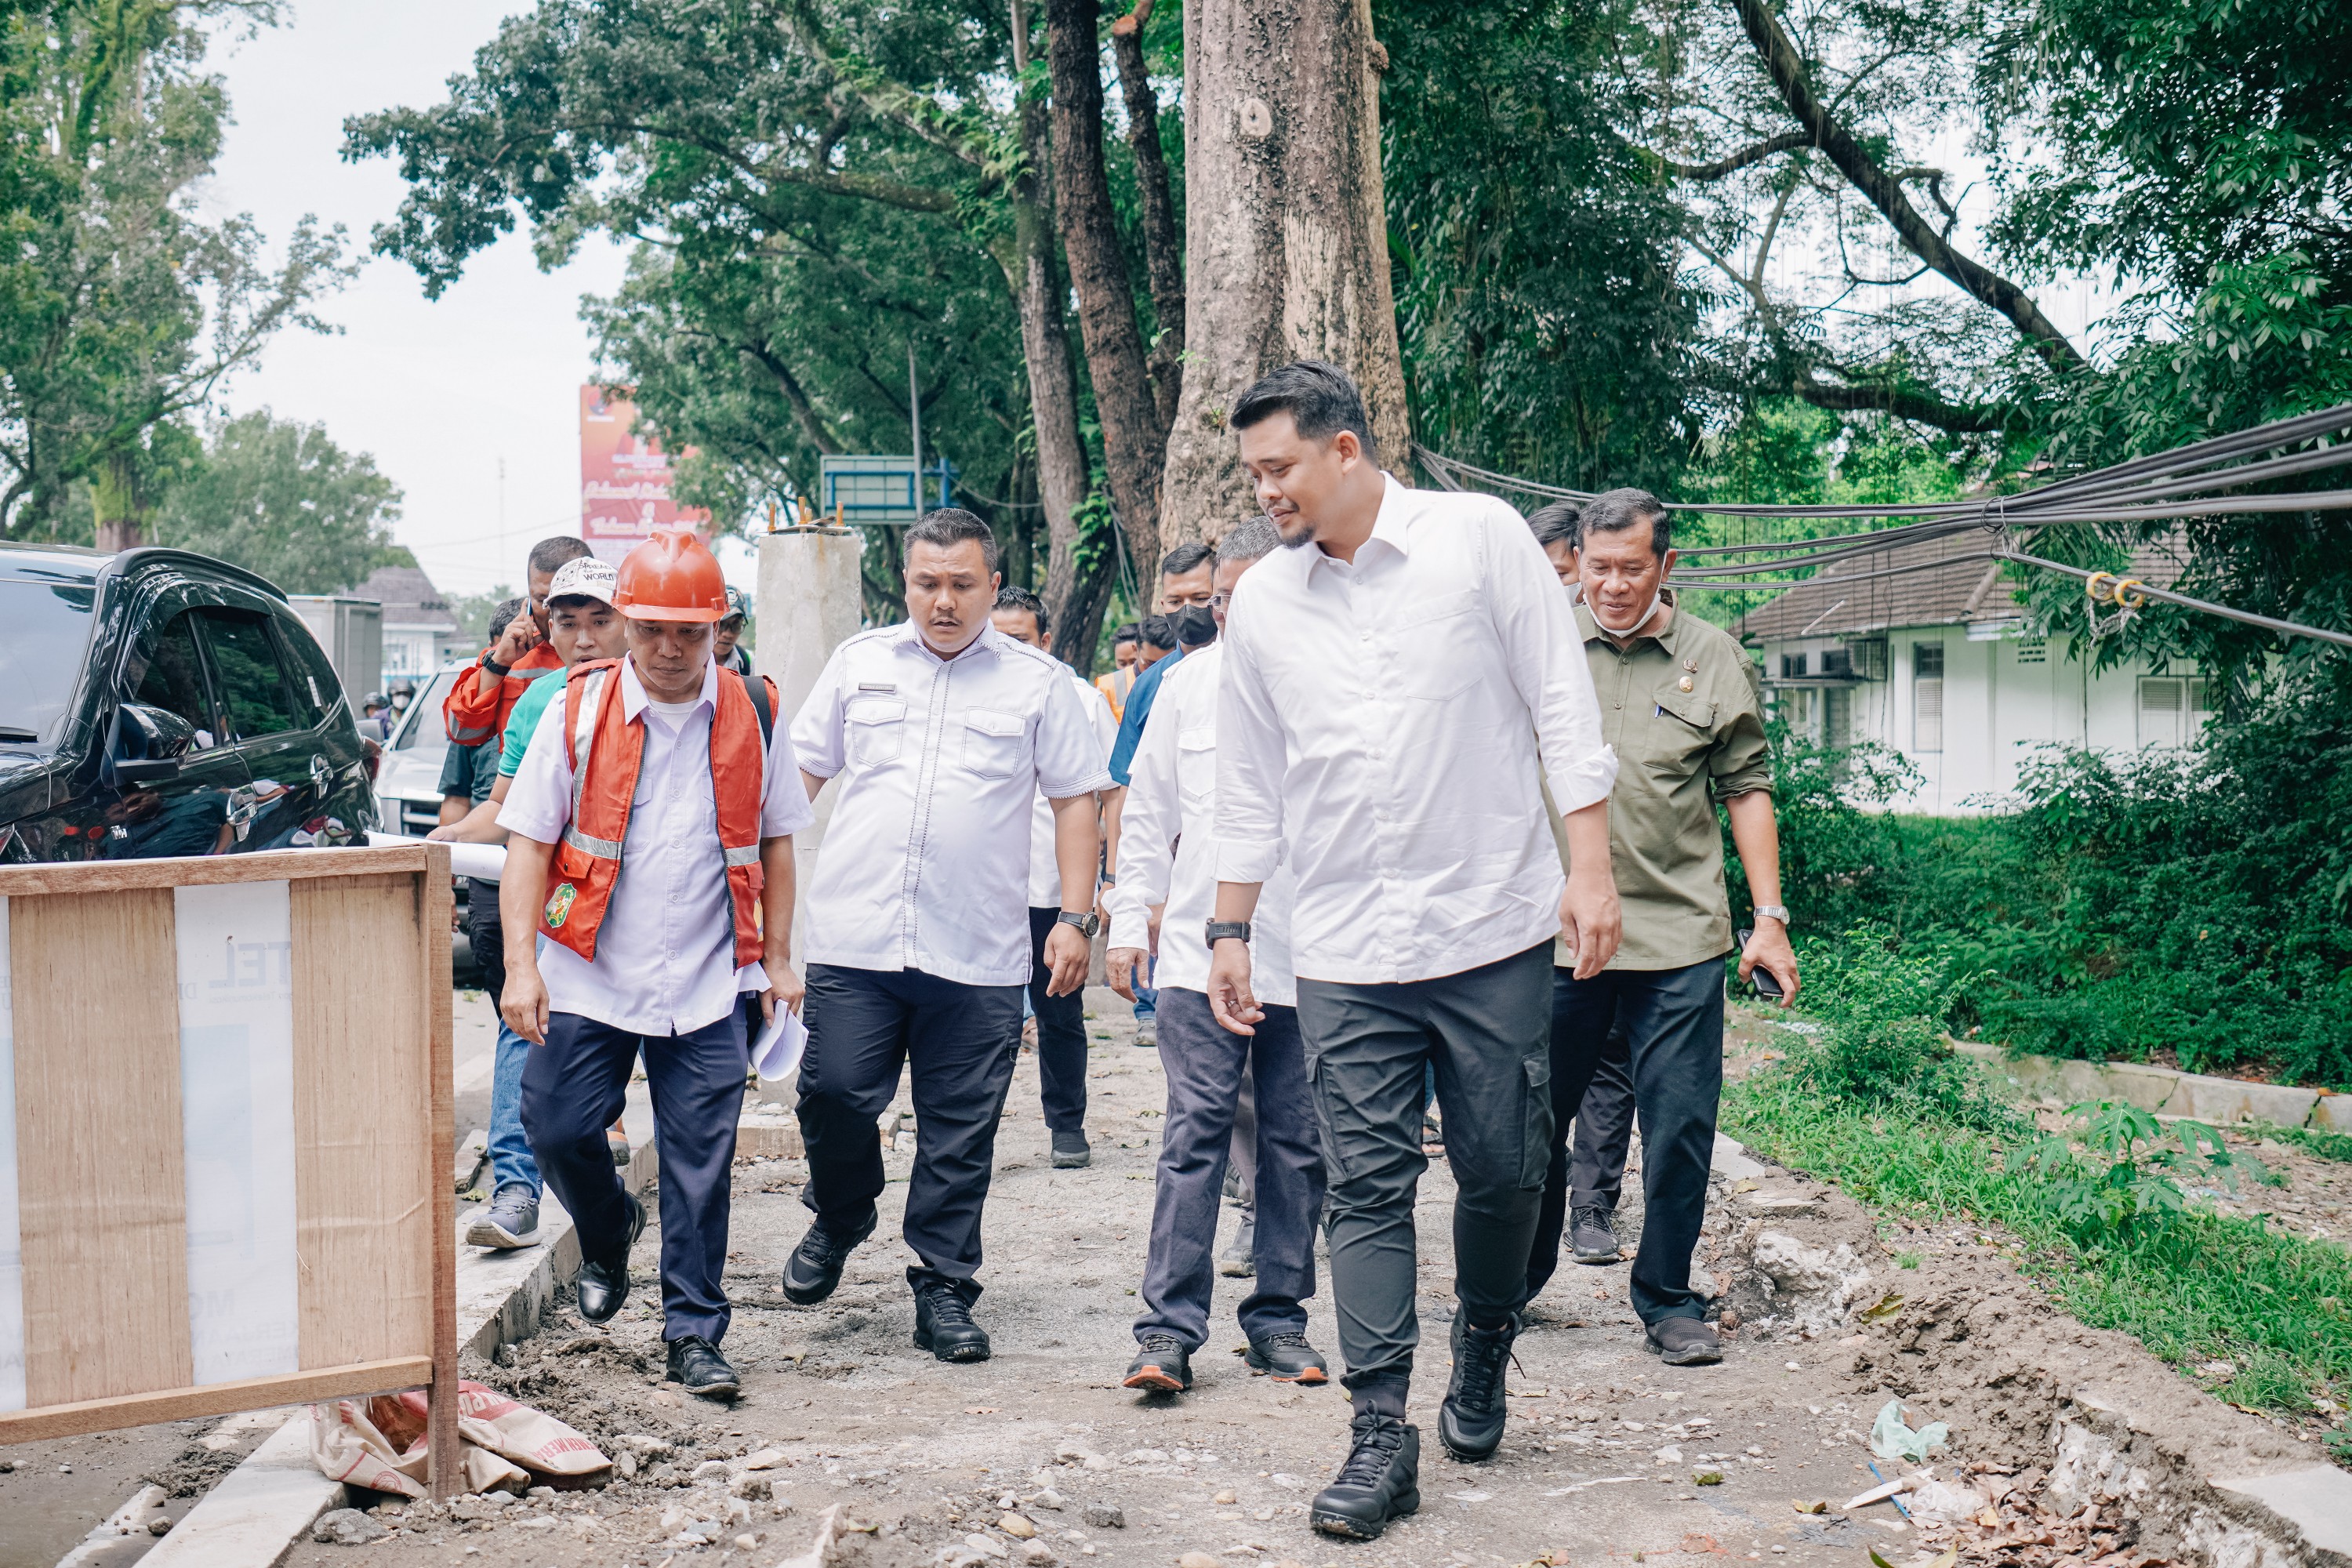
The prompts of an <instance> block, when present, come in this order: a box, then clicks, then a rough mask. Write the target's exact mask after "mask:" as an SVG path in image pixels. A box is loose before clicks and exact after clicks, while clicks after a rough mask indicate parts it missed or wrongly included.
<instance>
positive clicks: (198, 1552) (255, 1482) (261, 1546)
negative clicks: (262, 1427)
mask: <svg viewBox="0 0 2352 1568" xmlns="http://www.w3.org/2000/svg"><path fill="white" fill-rule="evenodd" d="M343 1502H344V1491H343V1483H342V1482H341V1481H336V1480H330V1479H327V1478H326V1477H325V1476H322V1475H320V1473H319V1468H318V1467H317V1466H316V1465H313V1464H312V1463H311V1462H310V1412H308V1411H301V1412H298V1413H297V1414H296V1415H294V1416H293V1417H292V1418H290V1419H289V1420H288V1422H287V1423H286V1425H285V1426H280V1427H279V1428H278V1430H277V1432H276V1433H275V1434H274V1435H272V1436H271V1437H270V1438H269V1440H268V1442H265V1443H264V1444H262V1445H261V1447H258V1448H256V1449H255V1450H254V1451H253V1453H252V1455H251V1456H250V1457H249V1458H247V1460H246V1461H245V1463H243V1464H241V1465H239V1466H238V1467H237V1468H236V1469H234V1470H231V1471H230V1472H229V1473H228V1474H227V1475H226V1477H224V1478H222V1479H221V1482H220V1484H219V1485H218V1486H216V1487H215V1488H213V1489H212V1490H211V1491H209V1492H207V1493H205V1497H204V1500H203V1501H201V1502H199V1503H197V1504H196V1506H195V1507H194V1508H193V1509H191V1510H188V1517H187V1518H185V1519H184V1520H182V1521H180V1522H179V1524H178V1526H177V1527H176V1528H175V1529H173V1531H172V1533H171V1534H169V1535H167V1536H165V1537H163V1541H162V1542H160V1543H158V1544H157V1546H156V1547H155V1549H154V1550H153V1551H152V1552H148V1553H147V1555H146V1556H145V1557H143V1558H142V1559H141V1560H140V1562H141V1568H275V1565H276V1564H277V1563H278V1561H279V1560H280V1559H282V1558H283V1557H284V1556H285V1555H286V1553H287V1551H288V1549H289V1548H290V1547H291V1546H292V1545H293V1544H294V1542H295V1541H296V1540H297V1538H299V1536H300V1535H301V1533H302V1532H303V1531H306V1530H308V1529H310V1523H311V1521H313V1520H316V1519H317V1518H318V1517H319V1516H320V1514H322V1513H324V1512H326V1511H327V1510H329V1509H333V1508H341V1507H342V1506H343Z"/></svg>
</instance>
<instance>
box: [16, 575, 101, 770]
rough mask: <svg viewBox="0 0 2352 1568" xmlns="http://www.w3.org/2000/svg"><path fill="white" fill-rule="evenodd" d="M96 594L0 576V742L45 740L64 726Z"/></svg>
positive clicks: (86, 644) (78, 587)
mask: <svg viewBox="0 0 2352 1568" xmlns="http://www.w3.org/2000/svg"><path fill="white" fill-rule="evenodd" d="M97 596H98V595H97V590H96V589H94V588H92V587H90V586H89V584H87V583H83V584H66V583H51V582H44V581H42V580H41V579H39V578H38V577H35V576H30V575H23V576H10V577H0V743H5V744H23V743H28V742H41V743H47V742H54V741H55V740H56V739H57V738H58V732H59V731H61V730H63V729H64V728H65V723H66V721H67V720H68V718H70V717H71V716H72V715H71V713H70V712H69V709H70V708H71V706H72V704H73V695H74V688H75V685H76V683H77V682H79V680H80V679H81V670H82V663H83V661H84V659H85V658H87V657H88V654H87V652H86V650H87V649H88V648H89V637H90V606H91V605H93V604H94V603H95V602H96V600H97Z"/></svg>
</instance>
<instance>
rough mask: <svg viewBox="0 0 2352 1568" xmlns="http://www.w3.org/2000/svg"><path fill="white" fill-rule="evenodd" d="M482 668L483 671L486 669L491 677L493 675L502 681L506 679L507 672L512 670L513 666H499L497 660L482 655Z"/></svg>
mask: <svg viewBox="0 0 2352 1568" xmlns="http://www.w3.org/2000/svg"><path fill="white" fill-rule="evenodd" d="M482 668H484V669H486V670H488V671H489V672H490V673H491V674H492V675H494V676H496V677H498V678H499V679H500V680H504V679H506V678H507V671H509V670H510V669H512V668H514V666H513V665H510V664H500V663H499V661H498V660H497V659H494V658H491V657H490V656H489V655H488V654H484V655H483V656H482Z"/></svg>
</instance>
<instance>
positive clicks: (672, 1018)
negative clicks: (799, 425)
mask: <svg viewBox="0 0 2352 1568" xmlns="http://www.w3.org/2000/svg"><path fill="white" fill-rule="evenodd" d="M613 606H614V608H615V609H617V610H619V611H620V612H621V614H622V615H623V616H625V617H626V618H627V622H628V626H627V632H628V647H629V653H628V657H627V658H625V659H622V660H619V661H618V662H614V661H612V660H604V659H596V660H589V661H587V662H584V663H582V664H578V665H575V666H574V667H573V668H572V671H571V673H570V675H569V676H568V677H567V684H566V687H565V689H564V690H563V692H562V694H561V695H559V696H557V697H556V698H554V699H553V700H551V701H550V702H549V703H548V705H547V711H546V713H545V714H544V715H543V716H542V717H541V721H540V724H539V728H538V730H537V731H534V732H533V734H532V736H531V741H530V748H529V749H528V750H527V751H526V752H524V753H523V758H522V764H521V767H520V771H518V772H517V773H516V774H515V777H514V784H513V787H512V788H511V789H510V790H509V792H508V795H507V799H506V805H504V806H502V807H501V808H500V809H499V826H502V827H504V828H505V829H506V830H507V864H506V876H505V879H504V880H503V882H502V883H501V885H500V889H499V906H500V915H501V918H502V920H503V922H504V924H505V926H506V939H507V984H506V991H505V994H504V995H503V996H502V997H501V998H500V1012H501V1014H502V1015H503V1016H504V1017H505V1019H506V1024H507V1026H508V1027H509V1028H510V1029H512V1030H513V1031H514V1032H515V1033H516V1034H518V1035H520V1036H521V1037H523V1038H524V1039H526V1040H529V1041H530V1043H531V1047H532V1049H531V1052H530V1060H529V1061H528V1062H527V1063H526V1064H525V1065H524V1067H523V1076H522V1125H523V1130H524V1131H525V1132H526V1133H528V1134H529V1135H530V1148H531V1152H532V1154H533V1155H535V1156H536V1157H537V1159H538V1161H539V1168H540V1171H541V1173H542V1174H543V1175H544V1176H545V1177H546V1179H547V1183H548V1184H549V1185H550V1186H551V1187H553V1188H554V1189H555V1194H556V1195H557V1196H558V1197H560V1198H562V1200H563V1206H564V1207H565V1208H566V1209H567V1210H569V1211H570V1212H571V1214H572V1223H573V1224H575V1225H576V1226H579V1232H580V1254H581V1265H580V1273H579V1277H578V1279H577V1281H576V1288H577V1290H578V1296H579V1301H578V1304H579V1310H580V1315H581V1316H582V1317H583V1318H585V1319H587V1320H588V1321H590V1322H592V1323H602V1322H604V1321H608V1320H609V1319H611V1317H612V1316H613V1314H614V1313H615V1312H617V1311H619V1310H621V1304H622V1302H623V1301H625V1300H627V1298H628V1294H629V1248H630V1247H631V1246H632V1245H634V1244H635V1241H636V1239H637V1234H638V1232H640V1231H641V1230H643V1229H644V1228H645V1223H646V1211H645V1208H644V1206H643V1205H640V1204H639V1203H638V1202H637V1200H636V1198H635V1196H634V1195H633V1194H630V1193H628V1192H627V1191H626V1190H625V1189H624V1188H623V1187H622V1185H621V1180H620V1177H619V1175H618V1174H617V1173H615V1172H614V1169H613V1158H612V1155H611V1153H610V1152H608V1151H607V1149H606V1147H605V1143H604V1130H605V1129H606V1128H607V1127H609V1126H611V1125H612V1123H613V1120H614V1117H616V1116H618V1115H620V1113H621V1100H622V1096H623V1094H624V1093H625V1091H626V1089H627V1088H628V1082H629V1071H630V1068H632V1067H634V1066H635V1063H636V1060H637V1058H638V1056H639V1054H640V1053H642V1054H643V1056H644V1058H645V1063H646V1079H647V1080H648V1082H649V1084H650V1086H651V1088H652V1089H653V1100H654V1118H655V1120H656V1122H658V1123H659V1125H660V1127H661V1156H662V1173H661V1217H662V1237H661V1281H662V1312H663V1320H664V1321H663V1328H662V1338H663V1339H664V1340H666V1341H667V1342H668V1345H669V1375H670V1376H671V1378H673V1379H674V1380H675V1381H677V1382H678V1383H679V1384H683V1385H684V1386H685V1387H686V1388H688V1390H689V1391H691V1392H693V1393H696V1394H712V1395H731V1394H734V1393H735V1391H736V1388H737V1385H738V1380H737V1378H736V1375H735V1371H734V1369H733V1368H732V1367H730V1366H729V1365H728V1364H727V1363H726V1361H725V1360H724V1359H723V1358H722V1357H721V1356H720V1355H719V1340H720V1338H721V1337H722V1336H723V1335H724V1334H725V1333H726V1332H727V1324H728V1319H729V1311H728V1305H727V1290H726V1286H725V1283H724V1279H725V1274H726V1268H727V1222H728V1215H729V1208H730V1195H731V1188H730V1175H731V1168H732V1166H733V1164H734V1160H735V1127H736V1123H737V1121H738V1120H739V1119H740V1116H741V1115H742V1110H743V1074H744V1043H743V1011H742V1009H741V1008H740V1006H739V1005H737V1001H736V998H737V997H738V996H739V995H740V994H742V993H745V992H751V993H755V994H758V995H759V997H760V1005H761V1013H762V1014H763V1016H769V1017H773V1016H774V1013H775V1009H776V1008H778V1007H784V1006H792V1007H796V1006H798V1005H800V999H801V983H800V981H799V980H798V979H797V978H796V977H795V976H794V975H793V969H792V963H791V956H792V934H793V838H792V836H793V834H794V833H796V832H798V831H799V830H800V829H801V828H803V827H804V826H807V825H808V822H809V819H810V816H811V812H810V810H809V802H808V795H807V793H806V791H805V790H803V788H802V784H801V778H800V772H799V769H798V768H797V767H796V766H795V765H794V763H793V746H792V741H791V739H790V738H789V737H788V736H787V735H786V734H785V732H784V728H783V726H782V724H781V723H778V722H777V721H776V713H775V689H774V688H773V686H772V684H771V683H769V682H767V681H765V680H761V679H756V678H755V679H754V680H752V681H749V682H747V681H745V680H744V679H741V678H740V676H736V675H733V674H724V675H722V674H721V673H720V672H719V667H718V666H717V665H716V664H714V663H713V662H712V661H711V657H710V628H711V626H712V625H713V624H714V623H716V622H717V621H718V619H719V616H722V615H724V614H725V613H726V610H727V592H726V584H725V582H724V581H723V580H722V579H721V577H720V576H719V563H718V562H717V561H716V560H715V559H713V558H712V556H711V553H710V552H709V550H707V549H705V548H703V546H702V545H701V544H700V543H699V542H697V541H696V540H695V538H694V537H693V536H692V535H691V534H688V533H684V532H664V533H656V534H655V535H654V536H653V537H652V538H651V539H649V540H647V541H646V542H645V543H643V544H640V545H639V546H637V547H636V549H635V550H633V551H631V552H629V555H628V558H627V559H626V560H625V561H624V562H622V563H621V572H620V578H619V582H618V584H617V586H616V588H615V589H614V595H613ZM551 679H552V678H551Z"/></svg>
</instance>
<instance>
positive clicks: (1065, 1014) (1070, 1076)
mask: <svg viewBox="0 0 2352 1568" xmlns="http://www.w3.org/2000/svg"><path fill="white" fill-rule="evenodd" d="M1061 919H1062V911H1061V909H1060V908H1059V906H1056V907H1055V908H1053V909H1050V910H1041V909H1037V908H1034V906H1033V907H1032V908H1031V910H1029V1010H1030V1011H1031V1012H1033V1013H1034V1014H1036V1015H1037V1090H1038V1098H1039V1099H1040V1100H1043V1101H1044V1102H1045V1130H1046V1131H1048V1132H1083V1131H1086V1127H1087V994H1086V993H1085V992H1084V991H1082V990H1081V991H1073V992H1071V993H1070V994H1068V995H1067V996H1048V995H1046V994H1045V988H1046V987H1047V986H1048V985H1051V984H1053V983H1054V972H1053V970H1052V969H1050V968H1048V967H1047V966H1046V963H1045V939H1046V938H1047V937H1049V936H1051V935H1052V934H1053V933H1054V927H1055V926H1056V925H1057V924H1059V923H1060V922H1061Z"/></svg>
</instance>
